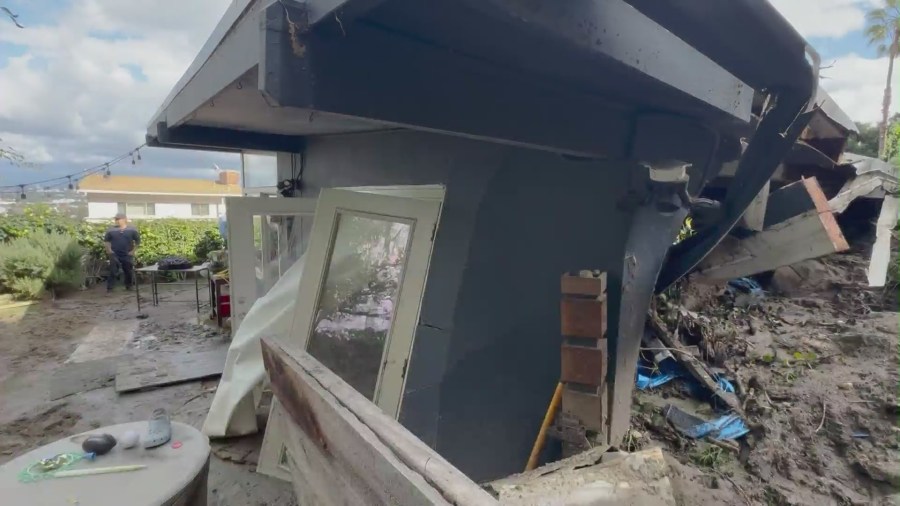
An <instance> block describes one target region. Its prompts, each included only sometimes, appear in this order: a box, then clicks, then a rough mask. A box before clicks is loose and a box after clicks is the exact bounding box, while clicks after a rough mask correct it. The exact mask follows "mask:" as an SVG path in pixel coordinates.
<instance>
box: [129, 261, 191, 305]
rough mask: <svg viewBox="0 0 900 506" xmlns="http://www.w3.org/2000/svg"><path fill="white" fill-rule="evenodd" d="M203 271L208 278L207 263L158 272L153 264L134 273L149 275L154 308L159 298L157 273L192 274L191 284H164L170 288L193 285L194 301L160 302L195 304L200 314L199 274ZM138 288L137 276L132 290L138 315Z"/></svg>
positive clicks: (180, 282)
mask: <svg viewBox="0 0 900 506" xmlns="http://www.w3.org/2000/svg"><path fill="white" fill-rule="evenodd" d="M203 271H206V275H207V277H209V264H208V263H202V264H200V265H195V266H193V267H191V268H189V269H165V270H160V269H159V265H156V264H153V265H150V266H147V267H141V268H139V269H135V273H142V272H146V273H148V274H150V297H151V302H152V303H153V305H154V306H158V305H159V303H160V298H159V273H160V272H174V273H184V274H189V273H193V274H194V281H193V282H182V281H170V282H166V285H167V286H170V285H194V300H191V301H189V300H174V299H164V300H162V302H196V304H197V312H198V313H199V312H200V307H201V303H200V273H201V272H203ZM140 287H141V283H140V281H139V278H138V277H137V276H135V280H134V288H135V293H136V294H137V306H138V313H140V312H141V288H140Z"/></svg>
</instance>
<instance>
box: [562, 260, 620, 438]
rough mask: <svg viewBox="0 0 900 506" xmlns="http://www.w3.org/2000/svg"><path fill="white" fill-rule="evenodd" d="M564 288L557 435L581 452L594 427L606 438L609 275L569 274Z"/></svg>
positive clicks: (564, 280)
mask: <svg viewBox="0 0 900 506" xmlns="http://www.w3.org/2000/svg"><path fill="white" fill-rule="evenodd" d="M561 289H562V299H561V301H560V315H561V322H560V323H561V334H562V340H563V342H562V348H561V351H560V357H561V359H562V364H561V368H560V370H561V374H560V381H561V382H562V383H563V392H562V408H561V414H560V416H559V417H558V419H557V423H556V426H555V428H554V429H555V430H554V435H555V436H556V437H558V438H560V439H562V440H563V442H564V443H568V445H567V446H568V447H569V448H570V449H571V450H572V451H578V450H579V449H583V447H584V445H585V443H588V437H587V432H588V431H590V432H592V433H596V434H597V435H598V436H599V437H597V438H596V439H598V440H600V441H605V440H606V437H605V433H606V426H607V415H608V414H607V409H606V408H605V405H606V398H607V396H606V373H607V360H608V357H607V340H606V325H607V322H606V273H601V272H597V271H581V272H579V273H578V274H575V275H571V274H564V275H563V276H562V280H561Z"/></svg>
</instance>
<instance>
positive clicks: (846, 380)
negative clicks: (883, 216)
mask: <svg viewBox="0 0 900 506" xmlns="http://www.w3.org/2000/svg"><path fill="white" fill-rule="evenodd" d="M794 267H795V269H796V270H795V272H799V273H800V274H799V277H801V278H802V279H803V281H804V282H803V283H802V284H801V285H795V286H790V287H785V286H784V285H785V284H784V281H781V286H777V285H778V283H777V276H776V282H775V283H773V285H776V286H771V285H770V286H769V287H768V288H771V289H772V290H773V292H771V293H769V294H768V295H767V297H766V298H765V299H764V300H763V301H762V303H761V304H760V305H759V306H758V307H748V308H741V307H732V306H731V302H730V301H729V299H728V298H727V297H724V296H723V295H722V294H721V292H722V290H721V287H708V286H707V287H703V286H692V285H684V286H682V294H681V297H679V299H678V301H677V302H678V304H676V305H677V306H679V307H682V308H684V309H686V310H695V311H696V313H684V312H682V313H680V314H681V315H682V316H683V317H684V318H685V319H686V320H687V322H682V323H681V324H680V328H681V329H682V339H683V340H684V341H688V342H689V341H691V340H695V339H698V338H699V339H700V341H701V342H699V343H694V342H689V344H698V345H699V348H700V350H701V352H702V353H703V355H704V358H705V359H706V361H707V362H708V364H709V365H710V366H711V367H714V368H716V367H717V368H719V370H721V371H724V372H726V373H728V374H729V375H730V376H731V377H732V378H736V379H737V390H738V394H739V397H740V399H741V402H742V406H743V408H744V410H745V412H746V414H747V419H748V422H749V423H748V425H749V426H750V428H751V434H750V435H749V436H747V437H746V438H745V442H743V443H742V444H741V447H740V450H739V451H738V452H734V451H730V450H723V449H721V448H718V447H714V446H712V445H710V444H708V443H705V442H698V441H694V440H690V439H687V438H685V437H683V436H681V435H680V434H678V433H676V432H675V431H674V430H673V429H672V428H671V427H669V426H668V425H667V423H666V421H665V419H664V417H662V415H661V406H662V405H664V404H665V403H671V402H674V403H677V404H678V405H679V407H682V408H683V409H688V410H689V411H692V412H694V413H697V414H698V415H700V416H706V417H710V418H711V417H713V416H714V414H713V412H712V409H711V408H710V407H709V406H708V405H707V404H704V403H701V402H698V401H696V400H694V399H693V398H691V397H690V396H689V395H687V394H686V393H685V392H684V391H683V389H682V388H681V387H680V386H679V385H678V384H670V385H666V386H664V387H662V388H660V389H658V390H656V391H653V392H649V393H647V392H640V393H638V394H636V396H635V403H636V408H635V412H634V416H633V424H634V426H635V427H636V428H637V430H638V431H640V433H641V435H642V438H643V439H642V440H641V441H640V442H639V444H637V446H644V447H646V446H652V445H662V446H663V447H664V448H665V449H667V450H668V454H669V455H670V460H671V461H672V462H671V463H672V467H673V472H674V474H675V485H676V489H677V491H678V493H679V494H680V499H681V503H682V504H749V505H757V504H759V505H815V506H822V505H826V504H842V505H843V504H853V505H855V504H874V505H880V504H884V505H887V504H891V505H893V504H897V503H898V500H900V495H897V494H898V492H900V488H898V487H900V443H898V441H900V435H898V433H900V429H898V427H897V422H898V404H897V388H898V380H900V378H898V370H900V364H898V328H900V315H898V312H897V311H898V308H897V305H896V301H897V298H896V296H895V295H894V294H893V293H892V292H889V291H886V290H880V289H876V290H873V289H868V288H863V287H864V286H865V284H864V280H865V274H864V268H865V261H864V260H863V259H862V258H860V257H859V256H857V255H854V254H850V255H835V256H832V257H829V258H827V259H824V260H819V261H811V262H805V263H804V264H803V265H799V266H794ZM892 290H896V287H894V288H892ZM691 322H699V323H697V325H694V326H693V327H692V323H691ZM698 326H699V327H702V328H701V329H697V328H696V327H698Z"/></svg>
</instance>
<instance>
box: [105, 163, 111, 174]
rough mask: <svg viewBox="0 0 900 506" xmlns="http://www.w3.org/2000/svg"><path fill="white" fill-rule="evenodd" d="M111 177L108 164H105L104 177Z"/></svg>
mask: <svg viewBox="0 0 900 506" xmlns="http://www.w3.org/2000/svg"><path fill="white" fill-rule="evenodd" d="M109 176H112V171H110V170H109V164H108V163H107V164H106V177H109Z"/></svg>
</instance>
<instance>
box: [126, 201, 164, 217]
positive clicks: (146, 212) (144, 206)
mask: <svg viewBox="0 0 900 506" xmlns="http://www.w3.org/2000/svg"><path fill="white" fill-rule="evenodd" d="M117 208H118V209H117V211H116V212H119V213H125V215H126V216H128V217H129V218H139V217H141V216H156V204H153V203H148V202H119V203H118V205H117Z"/></svg>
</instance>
